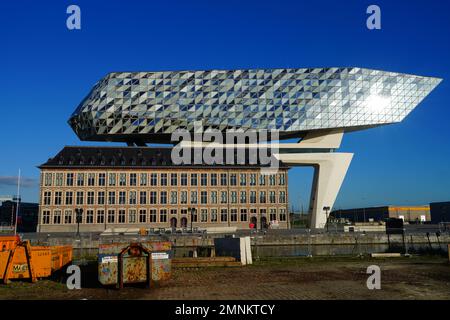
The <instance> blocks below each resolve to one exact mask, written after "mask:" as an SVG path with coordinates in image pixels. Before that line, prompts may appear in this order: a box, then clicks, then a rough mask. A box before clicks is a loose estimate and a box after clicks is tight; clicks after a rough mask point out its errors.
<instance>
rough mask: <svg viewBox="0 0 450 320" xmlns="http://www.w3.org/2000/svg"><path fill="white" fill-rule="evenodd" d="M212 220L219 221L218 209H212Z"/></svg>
mask: <svg viewBox="0 0 450 320" xmlns="http://www.w3.org/2000/svg"><path fill="white" fill-rule="evenodd" d="M211 222H217V209H211Z"/></svg>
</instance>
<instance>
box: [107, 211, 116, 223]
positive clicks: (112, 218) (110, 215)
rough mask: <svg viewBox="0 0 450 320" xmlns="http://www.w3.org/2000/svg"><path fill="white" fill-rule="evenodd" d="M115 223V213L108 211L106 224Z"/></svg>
mask: <svg viewBox="0 0 450 320" xmlns="http://www.w3.org/2000/svg"><path fill="white" fill-rule="evenodd" d="M115 221H116V211H115V210H108V223H114V222H115Z"/></svg>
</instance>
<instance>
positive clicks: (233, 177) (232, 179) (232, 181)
mask: <svg viewBox="0 0 450 320" xmlns="http://www.w3.org/2000/svg"><path fill="white" fill-rule="evenodd" d="M235 185H237V176H236V173H232V174H230V186H235Z"/></svg>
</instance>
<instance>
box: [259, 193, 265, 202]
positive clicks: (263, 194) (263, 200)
mask: <svg viewBox="0 0 450 320" xmlns="http://www.w3.org/2000/svg"><path fill="white" fill-rule="evenodd" d="M259 203H266V192H265V191H260V192H259Z"/></svg>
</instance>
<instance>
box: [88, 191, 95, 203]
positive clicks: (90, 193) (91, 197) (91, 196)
mask: <svg viewBox="0 0 450 320" xmlns="http://www.w3.org/2000/svg"><path fill="white" fill-rule="evenodd" d="M87 204H94V191H88V193H87Z"/></svg>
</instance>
